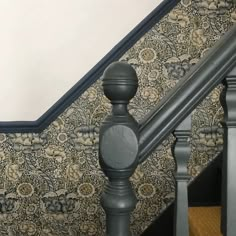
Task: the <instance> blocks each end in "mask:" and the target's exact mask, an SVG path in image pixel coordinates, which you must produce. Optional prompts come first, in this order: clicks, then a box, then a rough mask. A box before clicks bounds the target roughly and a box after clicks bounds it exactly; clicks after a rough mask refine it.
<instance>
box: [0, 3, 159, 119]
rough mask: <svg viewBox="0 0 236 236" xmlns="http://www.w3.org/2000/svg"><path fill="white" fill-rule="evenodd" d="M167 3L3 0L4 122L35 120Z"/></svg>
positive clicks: (0, 65)
mask: <svg viewBox="0 0 236 236" xmlns="http://www.w3.org/2000/svg"><path fill="white" fill-rule="evenodd" d="M161 1H162V0H119V1H117V0H113V1H112V0H1V1H0V82H1V84H0V121H16V120H36V119H37V118H39V117H40V116H41V115H42V114H43V113H44V112H46V110H47V109H48V108H50V107H51V106H52V105H53V104H54V103H55V102H56V101H57V100H58V99H59V98H60V97H61V96H62V95H63V94H65V93H66V92H67V91H68V90H69V89H70V88H71V87H72V86H73V85H74V84H75V83H76V82H77V81H78V80H79V79H80V78H81V77H82V76H83V75H84V74H86V73H87V72H88V71H89V70H90V69H91V68H92V67H93V66H94V65H95V64H96V63H97V62H98V61H99V60H100V59H101V58H102V57H103V56H104V55H105V54H106V53H107V52H109V51H110V50H111V49H112V47H113V46H115V45H116V44H117V43H118V42H119V41H120V40H121V39H122V38H123V37H124V36H125V35H126V34H127V33H128V32H130V31H131V30H132V29H133V28H134V27H135V26H136V25H137V24H138V23H139V22H140V21H141V20H142V19H143V18H144V17H145V16H147V15H148V14H149V13H150V12H151V11H152V10H153V9H154V8H155V7H156V6H157V5H158V4H159V3H160V2H161Z"/></svg>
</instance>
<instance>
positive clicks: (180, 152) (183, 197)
mask: <svg viewBox="0 0 236 236" xmlns="http://www.w3.org/2000/svg"><path fill="white" fill-rule="evenodd" d="M173 134H174V136H175V137H176V140H175V143H174V144H173V147H172V151H173V156H174V159H175V164H176V173H175V180H176V185H175V186H176V189H175V216H174V235H175V236H188V235H189V224H188V181H189V179H190V176H189V174H188V168H187V165H188V160H189V158H190V154H191V147H190V142H189V139H190V135H191V116H188V117H187V118H186V119H185V120H184V121H182V123H181V124H180V125H179V126H178V127H177V128H176V129H175V131H174V132H173Z"/></svg>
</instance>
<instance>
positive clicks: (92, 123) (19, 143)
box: [0, 1, 236, 236]
mask: <svg viewBox="0 0 236 236" xmlns="http://www.w3.org/2000/svg"><path fill="white" fill-rule="evenodd" d="M202 2H203V1H181V2H180V3H179V4H178V5H177V6H176V7H175V8H174V9H173V10H172V11H171V12H170V13H169V14H168V15H166V16H165V17H164V18H163V19H162V20H160V22H159V23H157V24H156V25H155V26H154V27H153V28H152V29H151V30H150V31H149V32H148V33H147V34H146V35H145V36H144V37H142V38H141V39H140V40H139V41H138V42H137V43H136V44H135V45H134V46H133V47H132V48H130V49H129V51H128V52H127V53H126V54H124V55H123V56H122V57H121V59H120V60H121V61H125V62H128V63H129V64H132V65H133V67H134V68H135V70H136V72H137V75H138V78H139V90H138V92H137V96H136V97H135V98H134V99H133V100H131V102H130V105H129V111H130V113H131V115H133V116H134V117H135V118H136V120H137V121H138V122H140V121H141V120H142V118H143V117H144V115H145V114H147V113H148V112H150V111H151V110H152V109H153V108H154V107H155V105H156V104H157V103H159V101H160V100H161V99H162V98H163V97H164V96H165V95H166V94H167V93H168V91H169V90H170V89H171V88H173V87H174V86H175V85H176V84H177V83H178V80H179V78H180V77H183V76H184V75H185V74H186V73H187V72H188V71H189V70H190V68H191V67H192V66H193V65H195V64H198V61H199V60H200V58H202V57H203V56H204V55H205V54H206V53H207V51H208V49H209V48H210V47H212V46H213V45H214V44H215V42H216V41H218V40H219V38H220V37H221V35H222V34H223V33H225V32H226V31H228V30H229V29H230V28H231V26H232V24H233V22H234V21H235V18H236V17H235V15H236V13H235V9H234V8H233V2H232V1H215V6H216V7H214V8H211V6H212V5H211V4H210V2H208V1H206V2H205V5H207V7H206V6H205V5H204V4H202ZM223 2H224V3H225V4H224V3H223ZM193 13H194V14H193ZM216 18H217V21H216V20H215V19H216ZM97 77H98V76H97ZM93 79H94V78H93ZM94 80H95V79H94ZM221 90H222V85H219V86H218V87H216V89H214V90H213V91H212V92H211V93H210V94H209V95H208V96H207V97H206V99H204V100H203V101H202V103H200V104H199V106H198V107H197V109H196V110H194V112H193V118H192V132H193V134H192V135H191V136H192V158H191V159H190V161H189V172H188V173H189V174H190V175H191V180H192V179H194V178H195V177H196V176H198V175H199V173H200V172H201V171H202V169H204V167H206V166H207V165H208V164H209V163H210V162H211V161H212V160H213V159H214V158H215V156H216V155H217V154H218V153H219V152H220V151H221V150H222V144H223V141H222V138H223V132H222V130H223V129H222V127H221V125H220V121H221V120H222V114H223V111H222V109H221V106H220V104H219V102H218V98H219V95H220V93H221ZM81 91H82V90H81ZM73 96H74V95H73ZM75 97H76V96H74V97H73V98H75ZM72 100H73V99H72ZM72 100H70V101H72ZM110 108H111V105H110V103H109V101H108V100H107V99H106V98H105V97H104V95H103V92H102V89H101V81H100V80H98V81H97V82H96V83H95V84H93V85H92V86H91V87H90V88H89V89H88V90H86V91H85V92H84V93H83V94H82V96H80V97H79V98H78V99H77V100H73V103H69V102H68V103H67V105H65V106H64V107H63V109H65V110H64V111H63V113H61V114H60V115H59V114H58V113H57V112H56V113H54V114H53V113H50V114H51V117H53V118H56V117H57V116H58V115H59V116H58V117H57V119H56V120H54V121H53V122H52V123H51V124H50V125H49V126H48V125H47V126H48V127H47V128H45V129H43V131H42V132H39V133H37V132H38V131H39V130H42V128H40V127H41V126H40V125H39V123H37V129H34V128H35V126H34V127H33V129H32V130H31V131H30V127H29V126H28V127H27V128H26V126H24V125H25V124H23V125H22V127H23V128H22V129H20V128H19V127H20V126H19V124H17V125H16V124H11V125H12V126H11V129H9V130H10V132H8V131H7V128H6V127H10V125H9V124H3V125H2V126H1V132H2V133H1V134H0V142H1V149H0V157H1V159H0V160H1V165H0V166H1V170H2V171H1V173H2V175H1V176H0V178H1V181H0V183H1V187H0V189H1V196H0V197H1V200H2V202H3V204H2V206H1V209H0V212H1V222H0V235H3V236H5V235H40V236H47V235H58V236H64V235H104V234H105V232H104V231H105V220H104V219H105V215H104V211H103V210H102V208H101V207H100V196H101V194H102V192H103V190H104V185H105V183H106V179H105V178H104V174H103V173H102V171H101V168H100V165H99V163H98V156H97V150H98V142H99V141H98V140H99V139H98V136H99V128H98V127H99V126H100V124H101V122H102V120H104V118H105V117H106V115H107V114H108V113H109V112H110ZM52 114H53V115H52ZM42 120H43V119H42ZM180 121H181V120H178V121H177V123H178V122H180ZM188 122H189V121H188ZM177 123H176V124H177ZM40 124H41V123H40ZM8 125H9V126H8ZM134 126H135V127H136V128H135V127H132V130H133V129H136V131H137V129H138V128H137V124H134ZM14 127H17V129H15V131H14ZM184 128H185V125H184ZM171 131H172V129H170V132H171ZM19 132H21V133H19ZM170 132H169V133H168V132H166V134H167V133H168V135H169V134H170ZM181 132H182V130H180V132H177V133H176V134H175V135H176V137H177V138H179V137H178V135H181ZM184 133H185V134H184V135H185V141H184V142H185V143H186V145H187V141H188V139H189V138H188V137H189V135H190V134H189V127H188V130H184ZM135 134H137V133H135ZM168 135H167V136H165V138H166V139H165V140H164V138H163V140H164V141H163V143H162V144H161V145H160V146H159V147H158V148H157V150H156V151H155V152H153V153H152V154H151V157H149V158H148V159H147V160H146V161H144V159H141V162H142V161H143V163H142V164H141V165H138V167H137V168H136V171H135V172H134V174H133V175H132V177H131V180H132V185H133V186H134V189H135V192H136V194H137V198H138V203H137V204H136V208H135V210H134V212H133V214H132V216H131V219H130V222H131V226H130V228H131V231H132V233H133V235H140V234H141V233H142V232H143V231H144V230H145V229H146V228H147V227H148V226H149V225H150V223H151V222H152V221H153V220H154V219H155V217H156V216H158V215H159V214H160V213H161V212H164V210H165V208H166V207H167V206H168V205H169V204H170V202H171V201H173V199H174V189H175V183H174V182H175V179H174V177H173V172H174V170H175V163H174V160H173V156H172V152H171V146H172V145H173V142H174V140H175V139H174V137H173V136H172V135H170V136H168ZM159 142H160V140H159ZM136 147H137V146H136ZM148 149H149V148H148ZM149 152H150V151H148V152H143V157H145V155H147V153H149ZM175 155H176V154H175ZM134 159H135V162H136V163H135V165H137V159H136V157H134ZM117 165H119V163H118V164H117ZM127 165H128V164H127ZM115 167H116V166H115ZM185 171H186V170H185ZM185 174H186V173H185ZM186 176H187V174H186ZM187 177H188V178H189V176H187ZM185 184H186V180H185ZM128 190H129V189H128ZM105 201H106V200H105ZM131 201H132V200H131ZM104 204H105V203H104ZM184 204H185V207H186V202H184ZM112 222H114V221H113V220H112V221H111V223H110V224H111V227H113V226H112ZM115 222H116V223H117V221H115ZM125 222H128V221H125ZM126 229H127V227H126ZM113 230H114V229H113ZM115 235H116V234H112V236H115ZM125 235H126V234H125V233H124V234H123V236H125ZM127 235H128V234H127ZM228 235H230V234H228ZM181 236H184V234H182V235H181Z"/></svg>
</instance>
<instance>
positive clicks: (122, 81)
mask: <svg viewBox="0 0 236 236" xmlns="http://www.w3.org/2000/svg"><path fill="white" fill-rule="evenodd" d="M102 79H103V88H104V94H105V95H106V97H107V98H108V99H109V100H110V102H111V104H112V112H111V114H110V115H109V116H107V117H106V119H105V121H104V122H103V123H102V125H101V129H100V143H99V160H100V164H101V167H102V169H103V171H104V173H105V175H106V176H107V177H108V184H107V186H106V187H105V190H104V193H103V195H102V198H101V202H102V206H103V208H104V210H105V212H106V224H107V225H106V234H107V235H112V236H130V235H131V232H130V227H129V224H130V214H131V212H132V211H133V210H134V208H135V205H136V201H137V200H136V197H135V194H134V191H133V189H132V187H131V184H130V181H129V178H130V176H131V175H132V174H133V173H134V171H135V169H136V167H137V165H138V152H139V145H138V141H139V138H138V137H139V135H138V123H137V122H136V121H135V119H134V118H133V117H132V116H131V115H130V114H129V112H128V109H127V105H128V103H129V101H130V100H131V99H132V98H133V97H134V96H135V94H136V91H137V88H138V79H137V75H136V72H135V70H134V69H133V68H132V67H131V66H130V65H129V64H127V63H124V62H114V63H112V64H111V65H110V66H109V67H108V68H107V69H106V70H105V72H104V74H103V76H102Z"/></svg>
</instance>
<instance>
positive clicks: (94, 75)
mask: <svg viewBox="0 0 236 236" xmlns="http://www.w3.org/2000/svg"><path fill="white" fill-rule="evenodd" d="M179 2H180V0H164V1H163V2H162V3H161V4H160V5H158V6H157V7H156V8H155V9H154V10H153V11H152V12H151V13H150V14H149V15H148V16H147V17H146V18H145V19H144V20H143V21H141V22H140V23H139V24H138V25H137V26H136V27H135V28H134V29H133V30H132V31H131V32H130V33H129V34H128V35H127V36H126V37H125V38H123V39H122V40H121V41H120V42H119V43H118V44H117V45H116V46H114V48H113V49H112V50H111V51H110V52H108V54H107V55H105V56H104V57H103V58H102V59H101V61H99V62H98V63H97V64H96V65H95V66H94V67H93V68H92V69H91V70H90V71H89V72H88V73H87V74H86V75H85V76H84V77H83V78H81V79H80V80H79V81H78V82H77V83H76V84H75V85H74V86H73V87H72V88H71V89H70V90H69V91H68V92H67V93H66V94H64V95H63V97H61V98H60V99H59V100H58V101H57V102H56V103H55V104H54V105H53V106H52V107H51V108H49V110H48V111H46V112H45V113H44V114H43V115H42V116H41V117H39V118H38V119H37V120H35V121H11V122H1V121H0V133H39V132H41V131H43V130H44V129H45V128H47V127H48V125H50V124H51V122H53V121H54V120H55V119H56V118H57V117H58V116H59V115H60V114H61V113H62V112H63V111H64V110H65V109H66V108H67V107H68V106H70V105H71V104H72V103H73V102H74V101H75V100H76V99H77V98H79V97H80V96H81V95H82V94H83V92H85V91H86V90H87V89H88V88H89V87H90V86H91V85H92V84H93V83H94V82H95V81H97V80H98V79H99V78H100V76H101V75H102V73H103V71H104V70H105V68H106V67H107V66H108V65H109V64H111V63H112V62H114V61H116V60H119V58H120V57H121V56H122V55H123V54H124V53H125V52H126V51H127V50H128V49H130V48H131V47H132V46H133V45H134V44H135V43H136V42H137V41H138V40H139V39H140V38H141V37H142V36H143V35H144V34H145V33H146V32H147V31H148V30H149V29H151V28H152V27H153V26H154V25H155V24H156V23H157V22H159V21H160V20H161V19H162V18H163V17H164V16H165V15H166V14H168V12H170V11H171V10H172V9H173V8H174V7H175V6H176V5H177V4H178V3H179Z"/></svg>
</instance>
